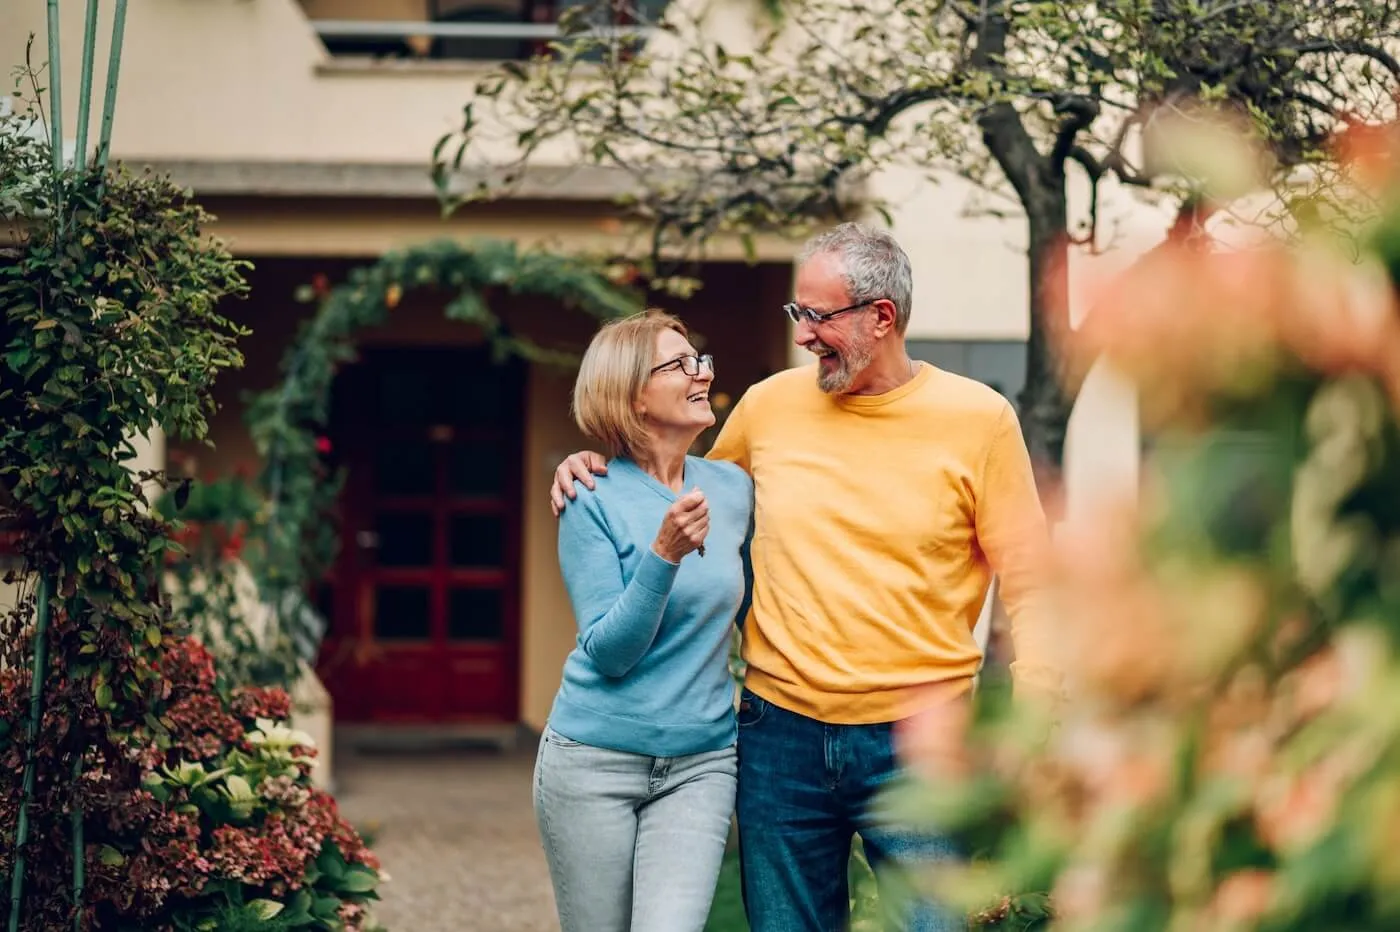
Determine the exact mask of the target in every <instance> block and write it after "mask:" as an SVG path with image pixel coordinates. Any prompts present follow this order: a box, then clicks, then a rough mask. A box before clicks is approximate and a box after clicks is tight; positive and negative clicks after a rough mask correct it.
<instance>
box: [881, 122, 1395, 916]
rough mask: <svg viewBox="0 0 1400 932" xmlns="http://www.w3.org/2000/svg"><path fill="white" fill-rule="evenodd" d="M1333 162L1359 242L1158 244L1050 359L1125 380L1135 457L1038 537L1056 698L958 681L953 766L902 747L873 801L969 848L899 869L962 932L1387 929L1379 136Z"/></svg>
mask: <svg viewBox="0 0 1400 932" xmlns="http://www.w3.org/2000/svg"><path fill="white" fill-rule="evenodd" d="M1352 145H1353V151H1351V152H1350V153H1349V154H1348V155H1349V158H1350V164H1351V165H1352V167H1353V170H1354V173H1355V176H1356V179H1357V181H1358V182H1359V185H1358V191H1359V192H1361V193H1363V194H1365V195H1366V196H1368V197H1370V198H1372V199H1373V200H1374V203H1375V204H1376V205H1377V206H1378V208H1379V210H1378V211H1377V212H1376V215H1375V219H1374V220H1373V221H1372V222H1371V223H1370V224H1369V225H1368V226H1367V227H1366V228H1365V229H1362V230H1357V231H1355V232H1356V233H1357V239H1356V240H1354V241H1353V242H1356V243H1360V244H1361V249H1360V250H1359V253H1358V252H1356V251H1352V252H1350V253H1348V252H1347V251H1346V250H1341V249H1338V248H1337V241H1336V238H1335V236H1328V237H1324V236H1322V235H1319V236H1317V237H1305V238H1304V239H1303V240H1302V241H1301V242H1294V243H1289V244H1282V243H1278V242H1274V241H1269V242H1264V243H1254V244H1251V245H1249V246H1248V247H1247V248H1233V249H1228V250H1227V249H1223V248H1219V247H1218V245H1216V244H1214V243H1212V242H1209V241H1206V240H1203V239H1201V238H1193V239H1189V240H1188V239H1182V240H1174V241H1169V242H1168V243H1166V244H1164V245H1163V246H1162V247H1160V248H1158V249H1157V250H1154V252H1153V253H1151V254H1149V255H1148V256H1147V257H1145V258H1144V259H1143V260H1142V261H1141V262H1140V263H1139V264H1138V265H1137V266H1136V267H1134V268H1133V269H1132V270H1131V271H1130V272H1128V273H1127V274H1126V275H1124V276H1122V277H1120V278H1119V279H1118V280H1116V281H1115V282H1114V283H1112V285H1111V286H1110V287H1107V288H1105V289H1103V290H1102V291H1101V292H1100V293H1099V294H1098V295H1096V296H1095V301H1094V304H1093V308H1094V310H1093V312H1092V313H1091V315H1090V317H1089V319H1088V321H1087V322H1086V323H1085V325H1084V326H1083V327H1081V328H1080V330H1079V332H1078V333H1077V334H1076V335H1075V337H1074V338H1073V344H1072V345H1071V346H1070V347H1068V350H1067V351H1068V352H1070V353H1071V354H1072V355H1073V356H1074V358H1077V359H1079V360H1081V361H1083V363H1084V364H1085V365H1087V364H1088V362H1089V361H1091V360H1094V359H1100V358H1104V357H1107V358H1108V359H1109V360H1111V361H1112V363H1113V364H1114V365H1115V366H1116V367H1117V368H1118V369H1119V370H1121V371H1122V372H1124V373H1126V374H1127V375H1129V376H1130V377H1131V378H1133V379H1134V380H1135V382H1136V384H1137V385H1138V386H1139V390H1140V392H1141V409H1142V413H1143V418H1144V426H1145V430H1146V432H1147V434H1148V436H1149V439H1150V441H1151V442H1150V449H1149V451H1148V452H1147V454H1146V456H1145V459H1144V463H1143V474H1142V482H1141V486H1140V488H1135V489H1133V490H1131V492H1130V493H1129V494H1127V495H1125V496H1124V497H1123V500H1122V501H1120V502H1118V503H1109V502H1106V503H1105V504H1104V505H1103V506H1102V508H1101V510H1100V513H1099V514H1098V515H1097V516H1096V517H1095V518H1093V519H1092V520H1088V521H1082V522H1076V523H1074V524H1073V525H1070V526H1067V527H1065V528H1064V529H1063V530H1064V534H1063V535H1062V536H1061V537H1060V538H1059V540H1058V541H1057V545H1056V566H1055V571H1056V572H1055V576H1054V578H1055V580H1056V584H1055V586H1054V587H1053V593H1054V598H1055V600H1056V605H1057V608H1058V612H1057V616H1056V617H1057V623H1058V625H1059V627H1058V628H1057V630H1056V631H1055V637H1056V641H1057V643H1058V644H1059V645H1061V647H1062V649H1063V656H1062V658H1061V660H1062V667H1063V669H1064V670H1065V672H1066V674H1067V684H1066V687H1067V688H1066V701H1065V702H1064V704H1063V705H1062V706H1061V707H1060V708H1059V709H1057V710H1055V711H1054V713H1053V714H1051V713H1049V712H1048V711H1047V710H1045V709H1032V708H1030V707H1028V706H1025V707H1022V706H1018V705H1013V704H1012V703H1010V702H1008V701H1006V696H1005V694H1004V693H1003V692H1002V691H1000V690H998V689H996V688H990V689H987V690H984V691H983V695H982V699H981V701H980V702H979V704H978V708H977V711H976V713H975V715H974V720H973V723H972V725H971V740H970V741H969V742H968V751H967V754H966V755H955V756H954V758H953V759H948V758H937V759H935V757H934V756H932V755H926V754H925V755H922V756H921V754H920V752H919V750H918V748H919V747H921V746H923V745H924V744H927V743H928V741H927V738H928V734H925V735H923V736H920V735H918V734H913V735H910V736H907V737H908V738H909V739H910V744H909V748H910V754H911V757H912V758H913V760H914V762H915V763H916V765H917V767H918V769H919V771H920V775H921V781H922V785H921V786H920V787H919V788H917V789H915V790H913V791H911V792H910V793H909V795H908V796H907V797H906V798H904V799H903V800H901V804H902V805H904V806H906V807H908V808H907V810H906V811H907V812H908V813H909V815H910V817H911V818H914V819H918V820H927V821H929V822H931V823H934V824H937V825H939V826H942V827H945V828H949V829H951V830H953V831H954V832H955V833H956V834H957V835H958V836H959V837H960V838H961V839H962V840H963V841H964V843H965V844H966V845H967V846H968V850H970V851H972V852H974V855H975V856H974V857H973V858H972V859H971V861H970V862H969V863H967V864H964V865H960V866H958V867H955V868H949V869H947V870H943V871H940V872H939V873H937V874H936V875H931V876H925V877H921V878H919V879H920V880H921V881H923V882H925V883H927V884H928V885H929V887H930V888H931V889H934V890H937V891H938V893H939V895H940V896H944V897H947V898H950V899H952V900H955V901H957V902H959V903H960V904H961V905H962V906H965V907H966V908H967V909H968V911H969V913H971V914H974V915H977V916H978V917H979V918H978V920H976V921H975V922H974V924H975V925H981V926H982V927H985V928H1007V929H1010V928H1016V929H1026V928H1037V927H1039V928H1054V929H1057V930H1061V929H1063V930H1095V932H1118V930H1121V932H1156V930H1161V932H1184V930H1191V932H1217V930H1218V932H1224V930H1267V932H1294V930H1297V932H1303V930H1308V932H1315V930H1377V932H1379V930H1383V929H1384V930H1391V929H1396V928H1400V882H1397V881H1400V860H1397V858H1396V857H1395V856H1394V851H1395V850H1396V847H1397V843H1400V651H1397V647H1400V428H1397V422H1398V420H1400V301H1398V300H1397V294H1398V293H1400V184H1397V175H1396V173H1395V170H1394V164H1395V161H1396V159H1395V155H1396V154H1397V153H1400V148H1397V147H1396V145H1395V139H1394V138H1392V137H1391V134H1390V133H1388V132H1385V131H1377V132H1376V133H1374V134H1372V135H1371V136H1370V137H1368V138H1364V139H1360V140H1358V139H1357V138H1356V137H1353V140H1352ZM947 726H948V722H946V721H944V722H940V721H939V720H938V718H937V716H933V717H930V718H929V719H928V720H927V721H924V722H923V723H921V725H920V726H918V727H919V728H920V729H923V730H925V731H926V732H928V731H930V730H934V731H936V730H937V729H940V728H945V727H947ZM921 737H922V738H923V739H924V740H923V741H921V740H919V739H920V738H921Z"/></svg>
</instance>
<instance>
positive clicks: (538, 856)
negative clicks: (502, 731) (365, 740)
mask: <svg viewBox="0 0 1400 932" xmlns="http://www.w3.org/2000/svg"><path fill="white" fill-rule="evenodd" d="M533 766H534V756H533V748H525V749H522V750H519V751H504V752H503V751H493V750H480V751H475V750H463V751H453V752H436V753H407V752H403V753H387V752H382V753H376V754H370V753H368V752H360V753H357V754H353V755H351V754H346V755H345V756H344V757H341V758H339V759H337V761H336V798H337V800H338V801H339V802H340V807H341V811H342V812H343V813H344V815H345V817H346V818H347V819H349V820H350V821H351V822H352V823H353V824H354V825H355V826H356V827H358V828H360V829H361V830H363V831H366V832H367V833H369V834H370V835H372V836H373V848H374V851H375V853H376V854H378V855H379V858H380V860H381V861H382V862H383V864H384V870H385V871H386V872H388V874H389V878H390V879H389V882H388V883H386V884H384V886H383V887H382V888H381V891H380V892H381V895H382V896H383V901H382V902H381V903H380V904H378V907H377V909H376V910H375V914H376V916H377V918H378V919H379V921H380V922H381V923H382V924H383V925H384V926H385V927H386V928H387V929H388V930H389V932H463V930H477V929H479V930H482V932H488V930H489V932H557V930H558V928H559V923H558V920H557V919H556V918H555V915H554V897H553V893H552V892H551V890H550V885H549V872H548V870H547V868H546V867H545V863H544V854H543V852H542V851H541V850H540V842H539V834H538V831H537V829H536V828H535V817H534V813H533V811H532V810H531V806H530V779H531V770H532V768H533Z"/></svg>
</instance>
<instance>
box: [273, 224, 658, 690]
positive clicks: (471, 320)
mask: <svg viewBox="0 0 1400 932" xmlns="http://www.w3.org/2000/svg"><path fill="white" fill-rule="evenodd" d="M414 290H438V291H446V292H448V293H450V295H451V297H450V298H449V299H448V300H447V303H446V306H445V308H444V313H445V315H446V317H447V318H448V319H450V320H454V321H460V322H463V323H467V324H472V325H474V326H475V327H477V328H478V329H479V331H480V332H481V335H482V337H483V341H484V347H485V349H486V351H487V352H488V353H489V359H490V360H491V361H494V362H497V363H501V362H505V361H507V360H515V361H516V362H517V363H519V362H534V363H550V364H560V365H568V364H571V363H573V362H574V361H575V360H574V357H573V355H572V354H570V353H568V352H565V351H563V350H561V349H560V348H558V347H550V346H545V345H541V344H540V343H538V342H536V341H533V340H531V339H528V338H526V337H524V336H522V335H520V334H518V333H515V332H513V331H512V330H511V329H510V327H509V326H508V325H507V324H506V322H505V320H504V319H503V317H502V316H501V315H500V314H499V313H497V312H496V311H495V310H493V308H492V302H493V301H499V300H503V299H509V298H525V297H533V298H547V299H551V300H554V301H557V302H558V303H559V305H560V306H561V307H564V308H569V309H574V310H577V311H578V312H580V313H584V314H587V315H589V316H591V317H593V318H595V319H598V320H606V319H610V318H613V317H617V316H622V315H626V314H630V313H634V312H636V311H637V310H639V309H640V308H641V299H640V295H638V294H637V293H636V292H635V291H633V290H631V289H630V288H628V287H627V286H626V285H625V284H623V283H621V282H619V281H616V280H614V279H613V278H611V277H610V276H609V268H608V267H607V266H606V265H605V264H604V263H603V262H601V261H597V260H593V259H589V258H586V257H579V256H567V255H560V254H556V253H552V252H549V251H547V250H543V249H521V248H519V247H518V246H517V245H516V244H515V243H513V242H510V241H505V240H474V241H469V242H464V243H457V242H451V241H442V242H434V243H428V244H425V245H421V246H416V247H412V248H408V249H404V250H400V251H395V252H392V253H388V254H386V255H384V256H383V257H381V258H380V259H379V260H378V261H376V262H374V263H372V264H370V265H368V266H364V267H361V268H357V269H354V270H352V271H351V272H350V274H349V275H348V277H347V280H346V281H345V282H344V283H343V284H340V285H337V286H334V287H332V286H330V285H329V284H328V283H325V282H319V283H317V284H313V285H310V286H306V288H305V289H304V293H303V294H301V295H300V296H299V297H300V298H301V299H302V300H305V301H307V302H318V303H319V307H318V309H317V312H316V314H315V316H314V317H312V318H311V319H310V320H309V321H308V322H307V323H306V324H305V325H304V326H303V327H302V328H301V330H300V331H299V333H298V335H297V337H296V339H295V340H294V341H293V343H292V345H291V346H290V347H289V348H288V350H287V352H286V354H285V356H284V359H283V363H282V373H283V377H282V380H281V382H280V384H279V385H277V386H276V387H274V388H272V389H270V390H268V391H265V392H263V393H261V394H259V395H257V396H256V397H255V398H254V399H253V400H252V402H251V404H250V405H249V408H248V411H247V415H246V420H247V424H248V428H249V433H250V434H251V436H252V439H253V443H254V446H255V448H256V450H257V453H258V455H259V457H260V458H261V461H262V472H261V475H260V480H259V481H260V485H261V486H262V491H263V494H264V496H265V498H266V510H265V514H264V516H263V520H261V521H259V522H258V523H257V525H256V526H255V527H254V528H253V529H251V530H250V534H249V538H250V541H249V542H250V543H252V544H254V546H251V547H249V548H248V549H247V551H246V553H247V559H248V563H249V566H250V568H251V570H252V572H253V575H254V577H255V579H256V580H257V582H258V585H259V590H260V592H261V594H262V596H263V598H264V600H265V602H266V603H267V604H268V606H269V607H270V612H269V617H268V618H267V624H268V630H266V631H264V632H262V634H261V638H260V639H261V640H262V642H263V643H264V644H267V645H268V649H269V650H272V651H276V652H279V653H281V654H282V655H283V656H284V657H285V658H286V659H287V661H289V662H290V663H293V664H294V663H295V662H297V661H300V662H303V663H306V664H314V663H315V660H316V657H317V655H318V653H319V651H320V649H321V645H322V639H323V638H324V636H325V634H326V624H325V620H324V618H323V616H322V615H321V613H320V612H319V611H318V610H317V608H316V607H315V606H314V604H313V600H312V598H311V590H312V587H313V585H314V584H315V582H316V581H317V580H318V579H320V578H322V577H323V576H324V575H325V574H326V573H327V572H328V571H329V570H330V569H331V567H332V566H333V565H334V562H335V560H336V556H337V553H338V550H339V544H340V541H339V539H338V536H337V531H336V526H335V523H334V522H333V521H331V520H328V518H329V516H330V514H331V512H332V510H333V509H334V507H335V505H336V503H337V501H338V499H339V496H340V494H341V492H342V489H343V487H344V478H345V477H344V475H343V474H340V472H338V471H336V470H334V469H333V468H332V467H331V465H330V463H329V461H328V453H329V452H330V451H329V449H328V444H327V440H326V430H327V428H328V425H329V423H330V419H331V413H332V404H331V400H332V386H333V384H334V382H335V379H336V375H337V373H338V372H339V371H340V370H341V369H342V368H343V366H344V364H345V363H347V362H349V361H351V360H353V359H354V358H355V356H356V353H357V349H356V336H357V334H358V333H360V332H361V331H363V330H365V329H367V328H370V327H374V326H377V325H381V324H383V323H385V322H386V321H387V320H388V319H389V317H390V314H391V313H392V311H393V309H394V308H395V307H397V306H398V305H399V304H400V302H401V301H402V300H403V298H404V297H405V295H406V294H408V293H410V292H412V291H414ZM434 426H440V425H434ZM457 588H464V589H470V588H472V587H465V586H459V587H457ZM477 588H486V587H477ZM439 595H441V594H438V595H435V596H434V598H437V597H438V596H439ZM347 604H348V603H347Z"/></svg>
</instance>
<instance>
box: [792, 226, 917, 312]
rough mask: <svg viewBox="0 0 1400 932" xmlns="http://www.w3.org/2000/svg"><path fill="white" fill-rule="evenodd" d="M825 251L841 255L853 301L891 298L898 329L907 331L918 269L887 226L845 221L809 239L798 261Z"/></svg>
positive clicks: (803, 261)
mask: <svg viewBox="0 0 1400 932" xmlns="http://www.w3.org/2000/svg"><path fill="white" fill-rule="evenodd" d="M825 255H836V256H840V258H841V270H842V273H843V275H844V277H845V279H846V290H847V291H848V292H849V293H850V295H851V301H852V303H854V302H857V301H875V300H878V299H879V298H887V299H889V301H891V302H892V303H893V304H894V309H895V329H896V331H898V332H899V333H901V334H902V333H904V331H905V329H906V328H907V327H908V326H909V314H910V312H911V311H912V310H913V306H914V272H913V270H912V269H911V268H910V267H909V256H908V255H906V254H905V252H904V250H903V249H902V248H900V245H899V243H898V242H896V241H895V238H894V237H893V236H892V235H891V234H890V233H889V232H888V231H887V230H880V229H876V228H875V227H869V226H865V225H864V224H860V223H843V224H841V225H840V226H838V227H836V228H834V229H831V230H828V231H827V232H825V233H822V234H820V235H818V236H814V237H812V238H811V239H810V240H808V241H807V243H806V245H804V246H803V247H802V252H801V253H800V254H799V255H798V257H797V264H798V265H805V264H806V263H807V262H808V261H809V260H811V259H815V258H816V257H817V256H825Z"/></svg>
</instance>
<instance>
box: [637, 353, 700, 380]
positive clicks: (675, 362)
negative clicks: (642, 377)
mask: <svg viewBox="0 0 1400 932" xmlns="http://www.w3.org/2000/svg"><path fill="white" fill-rule="evenodd" d="M688 359H693V360H694V362H693V363H691V365H693V366H694V367H695V371H694V372H692V371H690V370H689V369H687V368H686V365H685V364H686V360H688ZM673 366H679V367H680V370H681V372H684V373H685V374H686V375H687V376H689V377H690V378H692V379H693V378H695V377H696V376H697V375H699V374H700V369H701V367H702V366H703V367H704V368H706V369H709V370H710V375H714V374H715V357H713V356H711V355H710V354H709V353H699V354H696V353H686V354H685V355H684V356H677V357H676V358H675V359H668V360H667V361H666V362H663V363H662V364H661V365H659V366H652V367H651V372H649V373H647V374H648V375H656V373H658V372H661V371H662V370H664V369H669V368H671V367H673Z"/></svg>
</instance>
